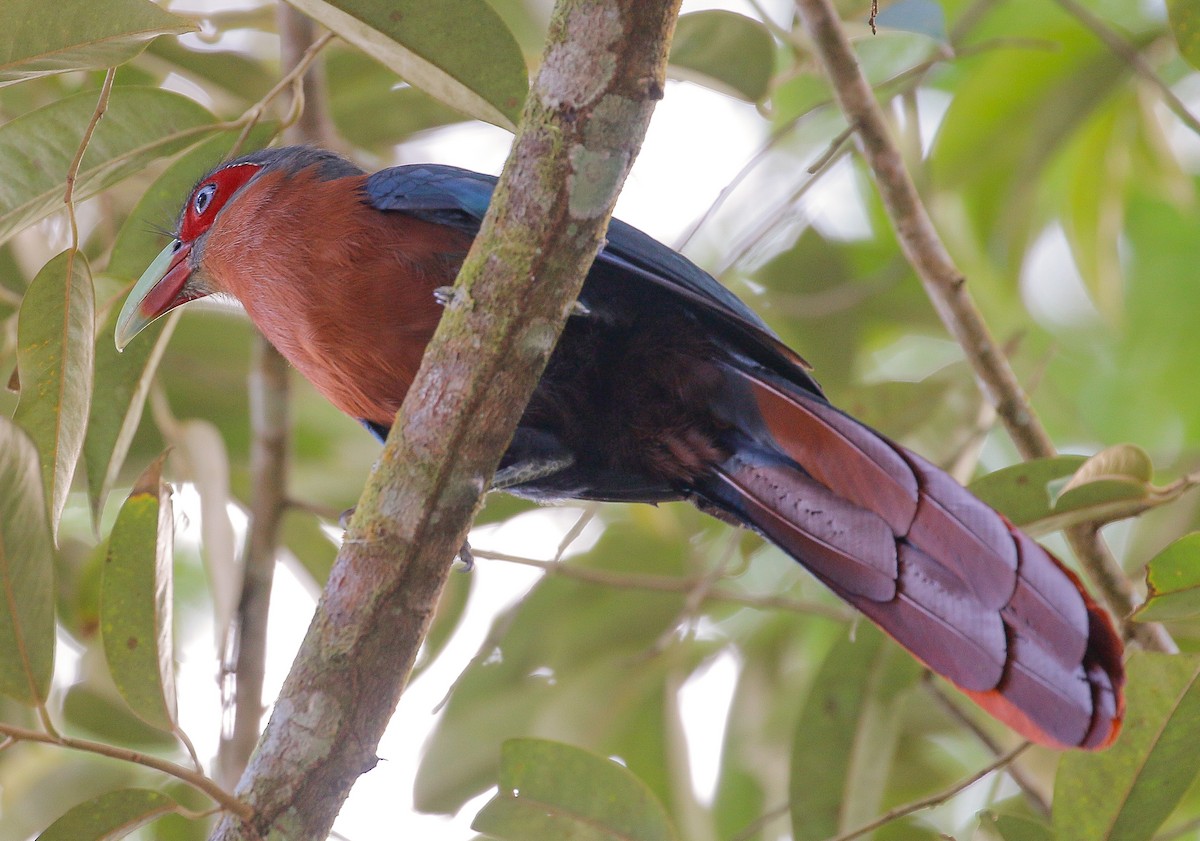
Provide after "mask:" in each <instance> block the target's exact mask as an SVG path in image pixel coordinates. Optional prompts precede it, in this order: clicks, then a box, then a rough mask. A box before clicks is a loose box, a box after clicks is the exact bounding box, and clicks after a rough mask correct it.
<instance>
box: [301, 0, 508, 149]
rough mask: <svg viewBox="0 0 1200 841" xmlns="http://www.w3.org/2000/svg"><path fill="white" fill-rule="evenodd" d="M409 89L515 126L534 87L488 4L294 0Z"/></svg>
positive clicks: (472, 1)
mask: <svg viewBox="0 0 1200 841" xmlns="http://www.w3.org/2000/svg"><path fill="white" fill-rule="evenodd" d="M292 5H293V6H295V7H296V8H298V9H300V10H301V11H302V12H304V13H305V14H307V15H309V16H310V17H312V18H315V19H316V20H318V21H320V22H321V23H323V24H324V25H325V26H327V27H329V28H330V29H332V30H333V31H334V32H336V33H337V34H338V35H340V36H342V37H343V38H345V39H346V40H347V41H349V42H350V43H351V44H354V45H355V46H356V47H358V48H359V49H360V50H362V51H363V52H365V53H367V54H368V55H370V56H371V57H373V58H375V59H376V60H378V61H380V62H382V63H383V64H385V65H386V66H387V67H390V68H391V69H392V70H394V71H395V72H396V73H398V74H400V76H402V77H403V78H404V79H405V80H406V81H408V82H409V84H411V85H413V86H414V87H418V88H421V89H422V90H424V91H426V92H427V93H429V94H431V95H433V96H434V97H436V98H437V99H440V100H441V101H442V102H445V103H446V104H447V105H450V106H451V107H453V108H456V109H458V110H459V111H462V112H463V113H464V114H469V115H470V116H472V117H476V118H477V119H480V120H485V121H486V122H489V123H494V124H496V125H498V126H500V127H502V128H506V129H510V130H511V129H513V128H514V127H515V126H516V122H517V116H518V115H519V114H520V111H521V105H522V103H523V102H524V101H525V94H526V92H527V91H528V89H529V79H528V73H527V71H526V68H525V59H524V57H523V56H522V55H521V48H520V47H519V46H518V45H517V42H516V39H514V38H513V36H512V33H511V32H509V31H508V28H507V27H506V26H505V25H504V21H503V20H501V18H500V16H499V15H497V14H496V12H495V11H494V10H493V9H492V7H491V6H489V5H488V4H487V3H486V2H484V0H443V2H441V3H427V2H424V0H334V2H323V0H292Z"/></svg>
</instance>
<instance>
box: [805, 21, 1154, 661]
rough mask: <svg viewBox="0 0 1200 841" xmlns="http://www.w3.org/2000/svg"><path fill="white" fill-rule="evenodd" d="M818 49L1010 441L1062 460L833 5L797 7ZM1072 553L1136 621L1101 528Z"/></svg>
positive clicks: (1140, 629)
mask: <svg viewBox="0 0 1200 841" xmlns="http://www.w3.org/2000/svg"><path fill="white" fill-rule="evenodd" d="M796 6H797V7H798V8H799V10H800V16H801V19H802V20H803V22H804V26H805V29H807V31H808V33H809V36H810V37H811V38H812V41H813V47H814V49H815V51H816V53H817V54H818V55H819V56H820V58H821V63H822V64H823V65H824V66H825V70H826V73H827V74H828V75H829V79H830V82H831V83H832V85H833V88H834V93H835V95H836V97H837V100H838V104H839V105H840V106H841V108H842V111H843V112H845V114H846V119H847V120H848V121H849V123H850V125H851V126H853V127H854V128H855V131H856V134H857V136H858V139H859V144H860V147H861V149H862V153H863V156H864V157H865V158H866V161H867V163H868V164H869V165H870V167H871V169H872V170H873V171H874V173H875V180H876V183H877V184H878V185H879V193H880V197H881V198H882V199H883V205H884V208H885V210H886V211H887V214H888V217H889V218H890V219H891V221H892V226H893V227H894V228H895V230H896V235H897V238H898V240H899V242H900V247H901V249H902V250H903V252H904V256H905V258H906V259H907V260H908V261H909V263H910V264H911V265H912V267H913V269H914V270H915V271H916V273H917V276H918V277H919V278H920V279H921V282H922V283H923V284H924V286H925V291H926V293H927V294H928V295H929V298H930V300H931V301H932V302H933V305H934V308H935V309H936V310H937V312H938V315H939V316H940V317H941V319H942V323H943V324H945V326H946V329H947V330H948V331H949V332H950V334H951V335H952V336H953V337H954V338H955V339H956V340H957V341H958V343H959V345H960V346H961V347H962V348H963V351H964V352H965V354H966V356H967V358H968V360H969V361H970V362H971V365H972V367H973V368H974V370H975V376H976V377H977V378H978V380H979V383H980V385H981V387H982V388H983V390H984V393H985V394H986V395H987V397H988V399H989V400H990V401H991V402H992V404H993V405H994V406H995V407H996V411H997V413H998V414H999V415H1000V418H1001V420H1002V421H1003V423H1004V426H1005V429H1007V430H1008V434H1009V436H1010V437H1011V438H1012V439H1013V442H1014V443H1015V444H1016V445H1017V449H1018V450H1019V451H1020V452H1021V454H1022V456H1024V457H1025V458H1039V457H1048V456H1053V455H1055V454H1056V450H1055V447H1054V442H1053V441H1052V440H1051V439H1050V436H1049V435H1048V434H1047V433H1046V430H1045V428H1044V427H1043V426H1042V424H1041V422H1040V421H1039V420H1038V417H1037V413H1036V412H1035V411H1034V409H1033V406H1032V405H1031V404H1030V402H1029V398H1028V396H1027V395H1026V394H1025V392H1024V390H1023V389H1022V388H1021V384H1020V383H1019V382H1018V380H1017V377H1016V374H1015V373H1013V370H1012V368H1011V367H1010V366H1009V364H1008V359H1007V358H1006V357H1005V355H1004V353H1003V351H1002V350H1001V348H1000V347H999V345H998V344H997V343H996V341H995V339H993V338H992V335H991V333H990V331H989V330H988V328H987V325H986V324H985V323H984V320H983V316H982V315H981V314H980V312H979V309H978V307H976V305H975V302H974V300H973V299H972V297H971V294H970V292H969V291H968V290H967V284H966V278H965V277H964V276H963V274H962V272H961V271H959V269H958V267H957V266H956V265H955V264H954V261H953V260H952V259H951V257H950V254H949V252H948V251H947V250H946V247H945V245H944V244H943V243H942V241H941V238H940V237H939V236H938V233H937V230H936V229H935V228H934V226H933V222H932V220H931V219H930V218H929V213H928V212H927V211H926V209H925V206H924V204H923V203H922V202H921V198H920V196H919V195H918V193H917V189H916V186H915V185H914V184H913V181H912V177H911V176H910V175H909V173H908V170H907V168H906V167H905V165H904V160H903V158H902V157H901V155H900V150H899V148H898V147H897V146H896V143H895V140H894V139H893V138H892V134H891V130H890V129H889V128H888V125H887V120H886V118H885V117H884V114H883V110H882V109H881V108H880V107H879V104H878V102H877V101H876V100H875V96H874V94H873V93H872V91H871V88H870V86H869V85H868V84H867V81H866V79H865V78H864V77H863V75H862V73H861V71H860V70H859V67H858V61H857V59H856V58H855V55H854V50H853V48H852V47H851V46H850V41H849V39H848V38H847V37H846V33H845V31H844V30H843V29H842V25H841V20H840V19H839V18H838V15H837V12H836V11H835V10H834V8H833V5H832V3H831V2H830V0H796ZM1066 535H1067V539H1068V540H1069V541H1070V543H1071V548H1072V550H1073V551H1074V552H1075V555H1076V556H1077V557H1078V558H1079V562H1080V563H1081V564H1082V565H1083V567H1084V568H1085V569H1086V570H1087V572H1088V575H1089V577H1090V578H1091V580H1092V581H1093V582H1094V583H1095V584H1096V586H1097V587H1099V589H1100V591H1101V592H1102V593H1103V596H1104V599H1105V601H1107V603H1108V606H1109V609H1110V610H1112V612H1113V613H1115V614H1116V615H1117V616H1118V617H1121V618H1124V617H1128V616H1129V614H1130V613H1131V612H1132V611H1133V608H1134V607H1135V606H1136V604H1137V602H1138V599H1137V596H1136V594H1135V592H1134V589H1133V584H1132V583H1131V582H1130V580H1129V578H1128V577H1127V576H1126V575H1125V573H1124V571H1123V570H1122V569H1121V567H1120V565H1119V564H1118V563H1117V561H1116V559H1115V558H1114V557H1113V556H1112V553H1111V552H1110V551H1109V550H1108V547H1107V546H1106V545H1105V544H1104V542H1103V541H1102V540H1101V539H1100V536H1099V533H1098V532H1097V530H1096V529H1095V528H1092V527H1089V526H1086V525H1084V526H1076V527H1072V528H1070V529H1067V531H1066ZM1126 632H1127V633H1131V634H1132V635H1133V636H1135V637H1136V638H1137V639H1138V641H1139V642H1140V643H1141V644H1142V645H1143V646H1145V647H1147V648H1150V649H1153V650H1159V651H1173V650H1175V645H1174V643H1173V642H1172V640H1171V638H1170V636H1169V635H1168V634H1167V633H1166V631H1165V630H1164V629H1163V628H1162V626H1161V625H1151V624H1149V623H1147V624H1142V623H1126Z"/></svg>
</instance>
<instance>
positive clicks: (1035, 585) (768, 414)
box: [696, 365, 1125, 749]
mask: <svg viewBox="0 0 1200 841" xmlns="http://www.w3.org/2000/svg"><path fill="white" fill-rule="evenodd" d="M726 370H727V375H728V376H730V377H731V378H734V379H735V380H740V387H739V388H737V389H736V391H738V392H740V393H741V394H742V395H746V394H747V391H748V393H749V397H750V399H751V402H753V403H754V404H756V407H757V413H756V414H757V415H758V416H759V417H756V418H754V420H753V422H752V423H751V424H750V425H751V426H753V427H757V428H756V429H751V430H750V431H749V434H743V435H742V436H741V437H740V439H739V443H738V445H737V450H736V452H735V453H734V454H733V455H732V456H731V457H730V458H729V459H727V460H726V461H725V462H724V463H722V464H721V465H720V466H719V467H717V468H715V469H714V470H713V471H712V472H711V473H710V474H709V475H707V476H706V477H704V478H703V479H702V480H701V481H700V482H699V483H697V486H696V492H697V493H698V494H699V495H700V496H701V497H703V498H704V499H706V500H707V501H708V502H709V503H710V504H712V505H715V506H717V507H718V508H721V509H723V510H724V511H726V512H728V513H729V514H732V515H733V516H734V517H736V518H737V519H739V520H741V521H742V522H744V523H746V524H747V525H748V526H750V527H752V528H754V529H755V530H757V531H758V532H760V533H761V534H763V535H764V536H765V537H767V538H768V539H770V540H771V541H772V542H774V543H775V544H777V545H778V546H779V547H780V548H782V549H783V550H784V551H785V552H787V553H788V554H790V555H791V556H792V557H794V558H795V559H796V560H798V561H799V562H800V563H802V564H803V565H804V566H805V567H807V568H808V569H809V570H811V571H812V572H813V574H814V575H816V576H817V577H818V578H820V579H821V580H822V581H823V582H824V583H825V584H826V585H828V586H829V587H830V588H831V589H832V590H833V591H834V592H835V593H837V594H838V595H839V596H841V597H842V598H843V599H845V600H846V601H848V602H849V603H850V604H852V605H854V606H855V607H856V608H858V609H859V610H861V611H862V612H863V613H865V614H866V615H867V616H868V617H869V618H870V619H871V620H872V621H874V622H875V623H876V624H878V625H879V626H880V627H881V628H883V629H884V630H885V631H887V632H888V633H889V634H890V635H891V636H892V637H894V638H895V639H896V640H897V641H898V642H899V643H900V644H901V645H903V646H904V647H905V648H907V649H908V650H909V651H910V652H912V653H913V655H915V656H916V657H917V658H918V659H920V660H921V661H923V662H924V663H925V664H926V665H928V666H929V668H931V669H932V670H933V671H935V672H937V673H938V674H940V675H943V676H944V677H946V678H948V679H949V680H950V681H952V682H953V683H955V684H956V685H957V686H958V687H959V688H960V689H962V690H963V691H964V692H965V693H966V694H967V695H969V696H970V697H971V698H973V699H974V700H975V701H976V702H977V703H978V704H979V705H980V706H981V707H983V708H984V709H985V710H987V711H988V712H989V713H991V714H992V715H994V716H995V717H996V718H998V719H1000V720H1001V721H1003V722H1005V723H1006V724H1008V725H1009V726H1011V727H1012V728H1013V729H1015V730H1017V731H1018V732H1020V733H1021V734H1022V735H1024V736H1025V737H1027V738H1029V739H1031V740H1033V741H1035V742H1040V743H1042V744H1049V745H1053V746H1058V747H1082V748H1089V749H1097V748H1101V747H1104V746H1106V745H1108V744H1109V743H1110V742H1112V740H1113V739H1114V738H1115V737H1116V735H1117V732H1118V730H1119V729H1120V726H1121V718H1122V714H1123V712H1124V700H1123V697H1122V688H1123V685H1124V682H1125V676H1124V669H1123V667H1122V663H1121V648H1122V646H1121V641H1120V638H1119V637H1118V636H1117V634H1116V632H1115V631H1114V629H1113V626H1112V623H1111V621H1110V620H1109V618H1108V615H1107V614H1106V613H1105V612H1104V611H1103V610H1102V609H1101V608H1100V607H1099V606H1098V605H1097V604H1096V603H1095V602H1094V601H1092V599H1091V597H1089V596H1088V594H1087V592H1086V591H1085V590H1084V589H1083V587H1082V585H1081V584H1080V582H1079V579H1078V578H1076V576H1075V575H1074V574H1073V573H1072V572H1071V571H1070V570H1068V569H1066V568H1065V567H1064V566H1063V565H1062V563H1061V562H1059V560H1058V559H1057V558H1055V557H1054V556H1053V555H1052V554H1050V553H1049V552H1047V551H1046V550H1045V549H1043V548H1042V547H1041V546H1040V545H1038V544H1037V543H1036V542H1034V541H1033V540H1032V539H1031V538H1029V537H1028V536H1026V535H1025V534H1024V533H1022V532H1021V531H1019V530H1018V529H1016V528H1015V527H1014V526H1013V525H1012V524H1011V523H1009V522H1008V521H1007V520H1006V519H1005V518H1004V517H1002V516H1001V515H1000V514H997V513H996V512H995V511H993V510H992V509H991V508H989V507H987V506H986V505H984V504H983V503H982V502H980V501H979V500H977V499H975V497H973V496H972V495H971V494H970V493H968V492H967V491H966V490H965V489H964V488H963V487H962V486H961V485H959V484H958V483H957V482H955V481H954V480H953V479H951V478H950V477H949V476H948V475H946V474H945V473H943V472H942V471H941V470H939V469H937V468H936V467H934V466H933V465H931V464H929V463H928V462H926V461H925V460H923V459H922V458H920V457H919V456H917V455H915V454H913V453H911V452H909V451H908V450H905V449H904V448H902V447H900V446H898V445H896V444H894V443H892V442H891V441H889V440H887V439H886V438H884V437H883V436H882V435H880V434H879V433H877V432H875V431H874V430H872V429H870V428H868V427H866V426H864V425H862V424H861V423H859V422H858V421H855V420H853V419H852V418H850V417H848V416H847V415H844V414H842V413H841V412H839V411H838V410H836V409H834V408H832V407H831V406H830V405H829V404H828V403H826V402H824V401H823V400H822V399H821V398H819V397H818V396H816V395H815V394H812V393H810V392H807V391H804V390H802V389H800V388H797V387H796V386H793V385H791V384H790V383H786V382H783V381H781V380H778V379H777V378H775V377H774V376H773V375H771V374H770V373H768V372H763V371H747V370H745V369H743V368H741V367H738V366H733V365H731V366H729V367H728V368H727V369H726ZM740 425H744V424H740Z"/></svg>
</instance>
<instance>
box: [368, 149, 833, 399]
mask: <svg viewBox="0 0 1200 841" xmlns="http://www.w3.org/2000/svg"><path fill="white" fill-rule="evenodd" d="M495 186H496V178H495V177H494V176H491V175H483V174H481V173H478V172H472V171H471V170H467V169H460V168H458V167H452V166H441V165H436V164H414V165H410V166H398V167H392V168H390V169H385V170H381V171H379V172H377V173H375V174H374V175H372V176H370V177H369V178H368V179H367V181H366V186H365V191H366V194H367V199H368V201H369V202H370V203H371V205H372V206H373V207H376V208H378V209H379V210H392V211H398V212H402V213H409V214H412V215H413V216H417V217H419V218H422V219H426V220H428V221H431V222H437V223H439V224H443V225H450V226H452V227H455V228H459V229H461V230H465V231H469V232H471V233H472V234H474V233H476V232H477V231H478V230H479V224H480V221H481V220H482V219H483V215H484V214H485V213H486V212H487V208H488V203H489V202H490V201H491V198H492V191H493V190H494V189H495ZM596 263H597V268H598V269H599V273H602V274H603V275H604V276H605V277H606V278H614V277H619V278H621V279H628V280H630V281H634V282H645V283H650V284H653V285H655V286H657V287H659V288H660V289H662V290H664V291H666V292H668V293H670V294H671V295H672V296H674V297H675V298H676V299H677V300H678V301H679V302H680V303H681V304H685V305H688V308H689V309H690V310H692V311H693V312H694V313H695V314H696V315H697V316H698V317H700V318H702V319H704V320H705V321H707V322H709V324H710V325H712V326H713V327H715V328H716V329H717V334H718V335H721V336H723V337H724V338H727V339H729V340H730V341H731V342H732V343H733V344H734V345H735V346H736V347H738V348H739V349H740V350H742V351H743V352H744V353H746V354H747V355H748V356H750V357H751V358H752V359H754V360H755V361H757V362H759V363H760V364H763V365H765V366H766V367H768V368H770V369H771V370H773V371H774V372H775V373H777V374H779V375H781V376H783V377H786V378H787V379H789V380H791V381H792V382H794V383H796V384H797V385H800V386H802V387H803V388H805V389H807V390H809V391H812V392H814V393H816V394H821V389H820V386H818V385H817V383H816V381H815V380H813V379H812V377H811V376H809V375H808V373H807V372H808V368H809V366H808V363H807V362H805V361H804V359H803V358H802V357H801V356H800V355H799V354H797V353H796V352H795V351H793V350H791V349H790V348H788V347H787V346H786V345H785V344H783V343H782V342H781V341H780V340H779V338H778V337H777V336H776V335H775V334H774V333H773V332H771V329H770V328H769V327H767V325H766V324H765V323H764V322H763V320H762V319H761V318H759V317H758V315H757V314H756V313H755V312H754V311H753V310H751V309H750V308H749V307H748V306H746V304H744V303H743V302H742V301H741V300H739V299H738V297H737V296H736V295H734V294H733V293H732V292H730V291H729V290H728V289H726V288H725V287H724V286H722V285H721V284H720V283H718V282H717V281H716V279H714V278H713V277H712V275H710V274H708V273H707V272H706V271H704V270H703V269H701V268H700V267H699V266H697V265H696V264H695V263H693V262H691V261H690V260H688V259H687V258H686V257H684V256H683V255H681V254H679V253H678V252H676V251H674V250H673V249H671V248H668V247H667V246H665V245H663V244H662V243H661V242H659V241H658V240H656V239H654V238H653V237H650V236H648V235H646V234H644V233H642V232H641V231H639V230H638V229H637V228H634V227H633V226H632V225H627V224H626V223H624V222H622V221H620V220H619V219H614V220H612V222H611V223H610V225H609V228H608V237H607V241H606V242H605V245H604V248H603V249H602V250H601V252H600V254H598V255H597V256H596ZM596 273H597V271H596V269H594V270H593V274H596ZM588 291H589V290H588V289H587V287H585V289H584V293H583V295H582V296H581V298H582V300H583V302H584V304H585V305H590V304H589V302H588V300H587V295H588Z"/></svg>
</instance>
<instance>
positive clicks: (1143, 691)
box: [1053, 652, 1200, 841]
mask: <svg viewBox="0 0 1200 841" xmlns="http://www.w3.org/2000/svg"><path fill="white" fill-rule="evenodd" d="M1127 670H1128V674H1129V684H1128V689H1127V694H1126V702H1127V706H1126V716H1125V725H1124V729H1123V731H1122V733H1121V736H1120V738H1119V739H1118V740H1117V742H1116V744H1115V745H1113V746H1112V747H1111V748H1109V749H1108V750H1106V751H1103V752H1100V753H1082V752H1072V753H1068V754H1067V755H1065V756H1064V757H1063V758H1062V761H1061V763H1060V764H1059V767H1058V775H1057V777H1056V778H1055V787H1054V816H1053V817H1054V830H1055V833H1056V835H1055V837H1056V838H1057V839H1059V841H1109V839H1120V841H1141V840H1142V839H1149V838H1150V837H1151V836H1153V835H1154V833H1155V831H1156V830H1157V829H1158V827H1159V826H1161V825H1162V822H1163V821H1164V820H1166V819H1167V816H1169V815H1170V814H1171V811H1172V810H1173V809H1174V808H1175V805H1176V804H1177V803H1178V802H1179V799H1180V798H1181V797H1182V796H1183V794H1184V792H1185V791H1187V789H1188V787H1189V786H1191V784H1192V781H1193V780H1194V779H1195V777H1196V773H1197V771H1200V751H1197V750H1196V732H1197V730H1198V729H1200V687H1198V685H1197V678H1200V657H1198V656H1196V655H1188V654H1175V655H1166V654H1153V653H1148V652H1134V654H1133V656H1131V657H1130V658H1129V661H1128V663H1127Z"/></svg>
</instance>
